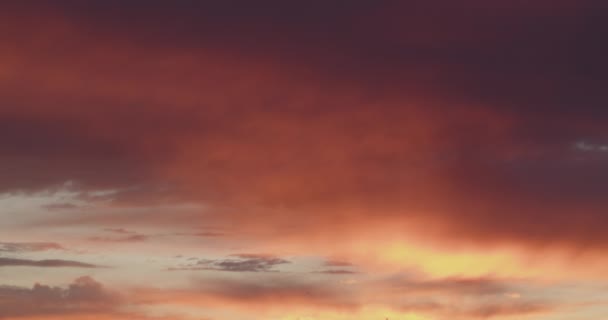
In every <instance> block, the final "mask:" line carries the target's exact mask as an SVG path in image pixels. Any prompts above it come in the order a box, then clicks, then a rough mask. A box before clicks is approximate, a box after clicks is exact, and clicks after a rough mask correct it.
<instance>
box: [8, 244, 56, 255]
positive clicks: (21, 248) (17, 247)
mask: <svg viewBox="0 0 608 320" xmlns="http://www.w3.org/2000/svg"><path fill="white" fill-rule="evenodd" d="M48 250H65V248H64V247H63V246H62V245H60V244H58V243H54V242H0V252H8V253H22V252H37V251H48Z"/></svg>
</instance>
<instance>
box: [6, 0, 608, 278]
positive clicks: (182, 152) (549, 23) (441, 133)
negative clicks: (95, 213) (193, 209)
mask: <svg viewBox="0 0 608 320" xmlns="http://www.w3.org/2000/svg"><path fill="white" fill-rule="evenodd" d="M267 3H268V5H258V4H256V5H252V4H251V3H248V2H246V1H230V2H229V3H227V4H217V3H216V4H211V3H206V2H205V3H202V2H197V1H177V2H175V3H172V4H171V5H167V4H166V3H164V2H157V1H152V2H150V1H146V2H141V1H135V2H133V3H131V4H129V5H125V4H124V3H122V2H118V1H87V2H86V3H84V2H78V1H58V2H54V3H52V4H51V3H49V4H37V5H33V4H31V3H30V4H25V3H24V4H15V3H13V4H9V3H7V4H2V8H1V9H0V12H2V17H0V18H1V20H2V26H3V28H2V33H1V35H2V36H3V38H6V39H8V40H7V41H6V43H7V44H6V45H4V46H3V47H2V48H1V49H2V50H1V51H2V55H1V56H0V58H1V59H2V61H6V64H7V65H8V66H9V67H7V68H5V71H4V72H3V73H2V74H1V75H0V81H1V83H2V90H1V92H0V94H1V96H2V101H0V103H2V105H3V106H5V107H4V108H2V109H1V111H0V146H2V147H1V148H0V149H1V150H0V151H1V153H2V154H3V157H2V159H0V166H1V167H2V168H4V169H3V170H1V171H0V192H8V191H15V190H28V191H32V190H40V189H45V188H48V187H49V186H56V185H58V184H61V183H64V182H65V181H68V180H74V181H78V182H79V183H80V185H79V186H80V187H81V188H83V189H103V188H109V189H121V188H130V187H133V186H141V188H138V189H136V190H134V189H129V190H130V191H128V192H122V193H119V194H117V195H115V196H112V200H113V201H114V202H120V203H125V202H126V203H130V204H135V205H141V204H142V203H148V204H151V203H159V202H163V201H167V202H180V201H195V202H196V201H198V202H201V203H205V204H207V205H209V206H210V207H213V208H222V209H223V208H227V207H229V208H234V210H233V211H234V213H230V214H226V213H225V212H224V211H222V210H220V209H218V212H220V211H221V212H220V213H218V214H216V216H214V217H213V218H218V219H220V218H224V219H227V220H233V221H242V222H243V225H250V224H256V223H257V224H258V225H261V227H260V228H263V227H266V228H268V229H269V230H273V232H274V230H279V231H280V232H285V233H287V231H285V230H289V232H294V233H299V234H300V235H301V236H302V237H304V238H306V237H307V236H309V235H310V234H312V233H315V232H317V231H319V230H318V229H320V228H326V227H325V226H326V225H328V224H327V223H326V222H327V221H345V220H346V222H345V224H348V223H349V222H350V223H352V224H357V225H356V226H351V225H345V226H344V228H342V229H340V230H346V231H344V234H354V232H355V231H358V230H355V231H353V230H351V229H357V228H360V229H365V228H366V227H367V226H366V225H367V224H366V223H365V221H366V220H374V221H387V224H390V225H391V226H392V225H400V223H403V224H405V223H404V222H403V221H405V220H407V219H406V218H411V216H414V215H417V214H416V213H417V212H424V214H420V216H422V217H421V218H424V219H427V218H428V219H429V220H432V221H438V223H437V224H439V225H441V227H443V228H444V229H442V230H441V232H440V233H438V234H440V236H437V237H438V238H443V239H442V240H443V241H444V242H450V243H452V242H458V241H465V242H473V243H476V244H480V243H483V244H486V243H487V244H494V243H496V242H502V241H505V242H522V243H526V244H534V245H546V244H554V245H564V246H572V247H576V248H589V247H594V248H600V249H604V247H605V244H606V243H608V241H607V240H608V236H607V233H606V232H605V229H606V227H607V226H608V216H607V215H606V214H605V212H606V208H607V207H608V202H607V200H606V197H605V195H604V193H605V190H607V189H608V162H607V161H606V160H607V157H608V154H607V153H606V152H599V151H601V150H602V146H605V145H606V144H607V143H608V142H607V141H608V131H607V129H606V126H605V122H606V120H607V118H608V113H607V111H606V110H607V109H606V108H605V105H606V104H607V103H608V98H607V95H606V94H605V83H606V74H608V72H607V71H608V64H607V63H606V59H605V56H606V55H607V49H608V48H607V46H606V44H605V43H606V41H603V39H604V32H603V30H604V29H606V21H608V20H607V19H605V17H604V16H605V14H604V13H603V11H602V10H599V9H602V8H603V5H602V4H600V3H599V2H595V1H576V2H572V1H551V2H549V1H538V2H534V3H530V2H523V1H516V2H510V3H509V4H497V3H488V2H487V1H478V0H469V1H463V2H458V3H457V4H456V3H446V2H445V1H430V2H429V1H424V2H423V1H407V2H403V1H375V2H368V1H335V2H331V3H327V2H326V1H313V2H307V3H306V4H295V3H292V2H284V1H269V2H267ZM33 26H35V27H33ZM9 44H10V45H9ZM580 141H589V142H588V144H584V145H582V146H583V147H584V148H583V150H580V149H581V148H579V149H576V148H573V147H572V146H573V145H576V143H577V142H580ZM585 148H586V149H589V148H591V149H593V151H594V152H589V151H586V150H584V149H585ZM158 185H162V186H164V185H169V186H171V188H157V187H155V186H158ZM114 202H113V203H114ZM254 207H255V208H259V210H253V209H251V208H254ZM277 208H280V209H281V210H276V209H277ZM283 209H284V210H283ZM354 209H356V210H354ZM278 211H280V213H275V212H278ZM355 211H356V212H355ZM301 212H316V213H318V214H301ZM152 215H153V214H152V213H149V214H147V217H146V218H150V219H142V216H137V217H135V218H133V219H137V220H139V221H141V220H146V221H157V220H158V219H153V218H154V217H152ZM210 215H211V214H210ZM125 216H126V215H125ZM148 216H149V217H148ZM261 216H263V217H264V219H260V217H261ZM399 216H401V217H402V218H403V219H401V218H400V217H399ZM344 217H347V218H350V219H342V218H344ZM93 218H96V217H91V219H93ZM194 218H197V216H196V215H195V217H194ZM82 219H84V218H82ZM166 220H169V221H173V220H175V221H173V222H174V223H178V222H180V221H181V222H182V223H183V221H186V222H187V223H191V221H201V220H202V219H193V217H192V215H187V216H182V217H180V218H179V219H178V218H174V217H173V216H172V217H171V218H166V219H165V220H163V222H166ZM178 220H179V221H178ZM355 222H356V223H355ZM256 226H257V225H256ZM293 226H297V227H293ZM292 230H293V231H292ZM321 231H326V230H321ZM408 231H409V230H408ZM326 233H330V232H328V231H326ZM334 233H335V238H336V239H344V234H340V233H342V232H341V231H336V232H334ZM403 233H405V232H403ZM421 233H424V232H421ZM265 234H269V232H268V233H265ZM281 236H282V235H281ZM235 268H238V267H235Z"/></svg>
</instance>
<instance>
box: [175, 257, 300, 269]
mask: <svg viewBox="0 0 608 320" xmlns="http://www.w3.org/2000/svg"><path fill="white" fill-rule="evenodd" d="M230 257H231V258H228V259H199V260H198V261H196V262H195V263H192V264H188V265H182V266H178V267H177V268H170V270H217V271H233V272H271V271H276V270H274V267H276V266H278V265H282V264H288V263H291V262H290V261H289V260H285V259H282V258H279V257H275V256H272V255H260V254H235V255H231V256H230Z"/></svg>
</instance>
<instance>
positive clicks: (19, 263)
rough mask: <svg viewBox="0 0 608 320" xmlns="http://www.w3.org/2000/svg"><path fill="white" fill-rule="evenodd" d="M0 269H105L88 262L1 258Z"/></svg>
mask: <svg viewBox="0 0 608 320" xmlns="http://www.w3.org/2000/svg"><path fill="white" fill-rule="evenodd" d="M0 267H42V268H103V267H102V266H99V265H95V264H90V263H86V262H80V261H73V260H60V259H45V260H29V259H15V258H2V257H0Z"/></svg>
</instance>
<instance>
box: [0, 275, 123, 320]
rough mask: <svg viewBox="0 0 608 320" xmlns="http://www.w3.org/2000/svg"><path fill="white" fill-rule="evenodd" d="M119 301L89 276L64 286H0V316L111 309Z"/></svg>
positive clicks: (26, 315)
mask: <svg viewBox="0 0 608 320" xmlns="http://www.w3.org/2000/svg"><path fill="white" fill-rule="evenodd" d="M120 303H121V301H120V299H119V297H118V296H117V295H116V294H115V293H112V292H110V291H108V290H106V289H105V288H104V287H103V286H102V285H101V284H100V283H98V282H97V281H95V280H94V279H93V278H91V277H86V276H85V277H80V278H78V279H76V280H74V282H73V283H72V284H70V285H69V286H68V287H67V288H61V287H51V286H47V285H42V284H35V285H34V286H33V287H32V288H21V287H10V286H0V318H1V319H4V318H6V319H13V318H19V317H29V316H40V315H43V316H50V315H61V314H66V315H67V314H78V313H97V314H102V313H106V312H110V311H112V310H114V309H115V308H116V307H117V306H118V305H120Z"/></svg>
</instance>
